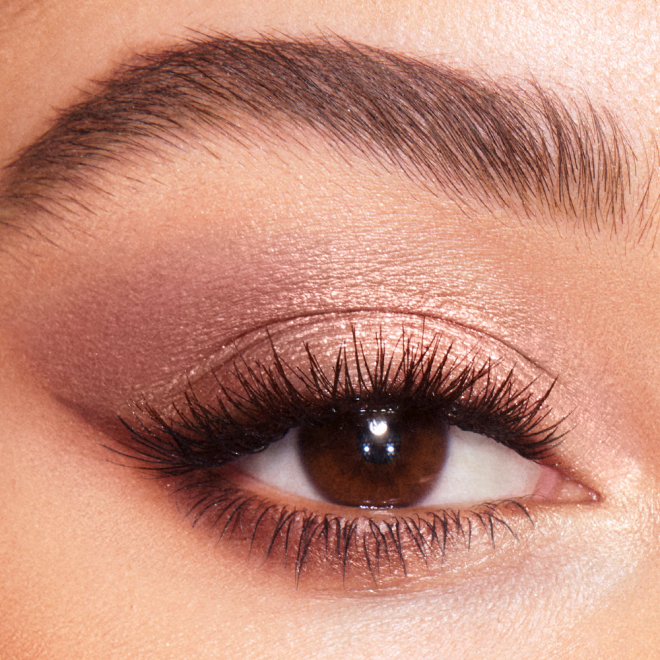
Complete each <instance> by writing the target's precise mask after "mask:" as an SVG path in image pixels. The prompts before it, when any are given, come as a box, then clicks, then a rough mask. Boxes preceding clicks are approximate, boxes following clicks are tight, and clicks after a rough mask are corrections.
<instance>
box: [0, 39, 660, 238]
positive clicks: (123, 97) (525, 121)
mask: <svg viewBox="0 0 660 660" xmlns="http://www.w3.org/2000/svg"><path fill="white" fill-rule="evenodd" d="M255 127H256V129H258V130H256V129H255ZM263 130H266V131H267V132H270V133H271V134H272V135H275V136H278V137H282V138H283V139H284V140H286V138H287V136H289V137H290V136H291V135H292V131H299V130H302V131H303V132H304V131H308V132H310V131H311V132H312V133H315V134H317V135H319V136H321V137H322V138H323V139H325V140H327V141H328V142H329V143H330V144H334V145H338V146H343V147H347V148H348V149H349V150H352V151H353V152H355V153H357V154H359V155H361V156H362V157H365V158H369V159H372V160H375V161H376V162H377V163H379V164H380V165H381V166H382V167H384V168H386V169H395V170H400V171H402V172H404V173H405V174H406V175H408V176H410V177H411V178H413V179H415V180H417V181H420V182H422V183H423V184H424V185H426V186H427V187H429V188H432V189H436V188H439V189H440V190H441V191H442V192H443V193H444V194H446V195H448V196H449V197H450V198H452V199H454V200H455V201H457V202H458V203H459V204H461V205H463V206H465V207H474V206H475V205H476V206H479V207H482V208H486V209H488V210H493V209H496V208H505V209H511V210H514V211H516V212H520V213H523V214H524V215H529V216H543V217H550V218H557V217H562V218H567V219H569V221H572V222H574V223H575V225H576V226H578V227H583V228H585V229H586V230H596V231H598V230H601V229H603V228H609V229H610V231H612V232H615V233H616V232H618V230H619V228H620V227H621V226H622V225H623V224H624V221H626V220H627V221H628V223H629V224H632V225H633V226H634V227H635V228H636V229H635V233H636V234H638V235H639V236H642V235H643V234H644V233H645V232H646V233H648V231H649V229H650V226H651V219H652V218H653V217H654V216H655V212H656V210H657V209H656V207H657V205H658V202H657V200H656V199H655V198H654V197H653V196H652V195H651V191H652V189H653V175H652V174H649V175H648V176H647V177H646V178H644V179H643V181H642V183H641V184H639V183H636V184H633V182H634V181H635V179H636V177H635V175H636V167H637V163H638V160H639V159H638V157H637V156H636V155H635V154H634V152H633V150H632V147H631V144H630V140H629V139H627V137H626V133H625V132H624V130H623V129H622V127H621V125H620V123H619V122H618V121H617V120H616V119H615V117H614V116H613V115H612V114H611V113H609V112H608V111H606V110H600V111H599V110H597V109H596V108H595V107H594V106H593V105H592V104H591V103H590V102H589V101H588V100H587V99H586V98H585V99H581V102H580V103H578V102H577V101H575V100H573V101H571V100H568V101H563V100H562V99H560V98H559V96H558V95H557V94H556V93H554V92H550V91H548V90H544V89H543V88H542V87H541V85H539V84H538V83H537V82H535V81H522V80H518V81H515V80H494V79H491V78H489V77H488V76H486V75H484V74H475V73H470V72H467V71H463V70H461V69H459V68H456V67H453V66H449V65H446V64H430V63H428V62H424V61H420V60H418V59H414V58H410V57H406V56H404V55H401V54H395V53H391V52H388V51H385V50H381V49H378V48H374V47H371V46H366V45H362V44H357V43H354V42H351V41H347V40H343V39H318V40H313V41H307V40H305V41H297V40H291V39H274V38H260V39H257V40H241V39H237V38H234V37H229V36H215V37H202V38H199V39H198V40H195V41H189V42H186V43H185V44H183V45H180V46H177V47H175V48H172V49H169V50H166V51H164V52H160V53H157V54H155V55H147V56H142V57H141V58H140V60H139V61H138V62H137V63H134V64H131V65H125V66H123V67H122V68H121V69H120V70H119V71H118V72H117V73H116V74H115V75H114V76H113V77H112V78H111V79H110V80H108V81H106V82H105V83H103V85H102V86H101V88H100V91H98V92H97V93H95V94H92V95H90V96H89V98H87V99H86V100H85V101H83V102H81V103H79V104H77V105H75V106H73V107H71V108H69V109H68V110H66V111H65V112H64V113H63V114H62V115H61V116H60V118H59V119H58V120H57V121H56V123H55V124H54V126H53V127H52V128H51V129H50V130H49V131H48V132H46V133H45V134H44V135H43V136H42V137H41V138H40V139H38V140H37V141H36V142H34V143H33V144H32V145H31V146H29V147H28V148H27V149H26V150H25V151H23V152H22V153H21V154H20V155H19V156H18V158H17V159H16V160H15V161H14V162H13V163H12V164H11V165H9V166H8V168H7V169H6V170H5V172H4V178H5V182H4V186H3V188H2V190H1V191H0V209H2V211H3V213H2V218H3V220H0V222H5V223H7V224H8V223H9V222H10V221H9V220H7V218H9V217H13V216H18V215H21V214H23V215H25V214H29V213H34V212H38V213H40V212H45V213H46V214H48V215H51V216H55V217H59V218H65V217H66V216H67V215H69V214H74V215H76V214H77V215H80V214H81V213H85V212H88V211H90V208H89V207H88V206H86V205H85V202H84V201H82V199H83V197H84V195H83V196H81V191H85V190H86V189H96V190H101V191H102V185H100V184H99V183H98V181H99V176H101V178H102V175H103V172H104V171H107V170H109V169H112V168H113V167H115V166H116V165H117V164H119V165H121V163H122V162H123V161H124V160H126V159H129V158H135V157H138V156H139V155H140V154H142V155H145V156H147V155H150V156H152V157H153V154H154V153H156V154H157V153H158V149H159V145H161V146H163V147H167V146H171V145H174V144H180V143H181V141H182V140H183V141H184V142H185V141H186V140H188V141H192V142H195V141H199V139H200V137H201V136H204V135H209V134H211V135H213V136H218V137H225V138H230V139H237V140H239V141H242V140H244V139H245V138H246V137H248V138H249V139H251V140H252V141H254V140H255V137H254V136H255V135H257V138H256V139H258V132H259V131H263ZM252 134H254V135H252ZM653 169H654V168H649V171H651V172H652V171H653ZM631 218H632V220H631ZM639 236H638V238H639Z"/></svg>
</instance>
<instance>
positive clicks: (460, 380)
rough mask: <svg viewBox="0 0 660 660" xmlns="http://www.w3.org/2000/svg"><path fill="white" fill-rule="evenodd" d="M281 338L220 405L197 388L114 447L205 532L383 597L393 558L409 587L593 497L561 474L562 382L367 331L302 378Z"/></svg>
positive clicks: (314, 361) (219, 390) (240, 366)
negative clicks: (169, 486)
mask: <svg viewBox="0 0 660 660" xmlns="http://www.w3.org/2000/svg"><path fill="white" fill-rule="evenodd" d="M320 327H322V324H321V326H320ZM266 334H267V337H268V339H267V341H268V344H269V347H270V349H269V350H270V351H271V354H270V360H269V361H266V360H264V359H262V358H259V359H256V360H251V359H250V358H249V356H248V355H247V354H246V353H244V352H242V351H241V353H240V355H239V357H236V358H234V360H233V361H232V362H231V364H230V365H226V366H225V367H224V368H223V369H218V370H215V371H214V374H213V375H214V381H215V392H216V394H215V400H214V397H213V396H210V395H209V394H208V391H209V390H208V387H207V389H206V390H204V388H196V387H195V386H192V385H191V387H190V388H189V390H188V391H187V392H186V394H185V395H184V397H183V401H182V402H179V403H176V404H174V405H171V406H169V410H168V412H165V411H162V412H161V411H158V410H157V409H156V408H154V407H153V406H151V405H146V404H143V405H141V406H140V405H137V404H136V407H135V412H134V418H133V419H132V420H129V419H128V418H126V419H122V421H123V423H124V425H125V427H126V429H127V430H128V432H129V436H128V437H127V438H125V439H124V440H122V442H121V447H119V448H114V449H115V451H118V452H119V453H121V454H123V455H124V456H125V457H129V458H130V459H131V461H130V462H131V464H133V465H135V466H137V467H139V468H141V469H143V470H147V471H149V472H151V473H155V474H156V475H157V476H161V477H167V478H172V477H173V478H175V480H178V481H176V483H177V484H178V485H177V486H175V488H176V490H177V493H178V496H179V497H183V498H184V499H185V505H184V509H185V510H186V511H187V514H188V515H189V516H190V517H191V519H192V520H193V522H194V524H196V525H200V526H203V525H202V523H203V522H204V523H208V524H209V525H210V527H211V528H212V529H213V530H214V533H216V534H218V533H219V535H220V537H221V538H226V539H229V540H230V541H231V540H233V541H239V542H242V543H244V544H246V545H247V546H248V547H249V555H254V554H257V551H258V548H262V550H263V554H264V556H265V558H266V559H271V558H273V557H275V556H279V558H280V560H282V561H283V563H284V564H285V565H286V564H293V565H294V566H295V575H296V580H300V579H302V575H303V573H304V571H305V570H311V571H316V572H317V573H318V572H323V571H325V572H327V571H330V572H332V570H333V567H334V569H337V568H338V567H340V568H341V571H342V572H345V571H346V567H347V566H349V565H350V566H352V567H353V569H352V570H355V567H356V566H360V565H361V566H362V567H363V568H364V567H366V568H367V572H368V573H369V575H370V577H371V579H372V580H374V581H375V582H376V584H379V581H380V579H381V577H382V576H381V568H382V562H383V561H384V557H385V555H387V556H388V557H392V556H396V557H398V558H399V559H398V561H399V564H400V566H399V568H400V569H401V570H403V571H404V573H407V572H408V570H409V568H410V564H411V563H415V562H418V561H420V560H421V561H423V562H427V561H428V560H429V556H431V555H436V554H437V555H439V556H442V557H443V558H444V557H445V556H446V555H447V552H448V551H449V550H448V548H450V547H455V546H456V544H459V545H464V546H465V547H469V546H470V545H471V544H472V543H473V536H474V537H475V538H476V536H477V534H476V533H475V530H476V528H477V527H478V526H481V528H482V531H484V532H485V533H486V535H487V537H488V538H489V539H490V541H489V542H490V543H495V540H496V537H497V535H498V533H499V532H498V531H497V529H498V528H499V529H500V530H501V531H502V532H504V533H507V534H510V535H512V536H513V537H517V532H515V531H514V528H515V527H517V526H520V524H521V523H524V524H526V525H527V526H528V527H530V525H529V523H530V522H531V521H532V517H531V514H530V513H529V510H528V503H529V502H537V503H541V504H543V503H545V504H547V505H548V506H551V505H552V504H554V503H557V502H585V501H590V500H591V499H593V493H591V492H590V491H589V490H588V489H586V488H585V487H583V486H582V485H581V484H579V483H577V482H574V481H570V480H568V479H566V478H565V477H563V476H562V474H561V473H560V472H559V471H558V470H557V469H556V468H555V467H553V466H552V465H551V463H552V461H553V455H554V454H555V452H556V451H557V448H558V446H559V445H560V443H561V442H562V440H563V437H564V434H565V433H566V430H565V428H564V426H565V424H564V422H565V420H564V419H563V418H562V417H558V416H557V415H556V414H555V413H554V412H553V411H552V409H551V407H550V406H549V404H548V402H547V400H548V398H549V396H550V394H551V392H552V390H553V388H554V383H553V382H550V383H549V384H548V385H546V386H543V387H541V388H538V387H535V386H537V385H538V382H537V379H535V378H532V379H531V380H530V379H529V378H526V377H525V378H523V377H522V376H518V375H517V373H516V371H515V368H514V367H513V366H512V367H511V368H508V367H504V366H503V364H502V363H501V361H499V360H495V359H493V358H490V357H487V356H480V355H479V353H478V351H476V350H475V351H472V352H470V351H469V350H468V351H467V352H466V351H465V350H463V349H458V348H457V347H455V346H454V343H453V341H452V339H451V338H450V337H445V336H443V335H441V334H435V335H432V336H431V337H430V338H425V337H424V334H423V333H422V335H421V336H420V337H416V336H415V334H414V332H411V331H406V330H403V331H402V332H401V334H400V335H399V338H398V339H397V340H396V341H395V342H393V343H391V344H388V342H387V341H386V339H385V338H384V336H383V335H382V334H381V333H380V332H377V333H376V334H375V339H373V341H372V342H371V345H370V346H369V347H367V346H365V343H364V342H363V340H362V339H360V338H358V335H357V332H356V329H355V328H354V327H353V328H352V331H351V332H350V335H349V337H348V338H347V339H346V340H342V341H341V343H340V345H339V348H338V349H337V352H336V355H335V357H334V358H332V359H330V358H329V357H328V355H329V354H326V355H325V356H322V355H319V354H318V353H317V352H316V349H315V348H313V347H312V345H311V344H309V343H306V342H303V349H302V350H299V351H298V353H299V355H298V357H295V358H294V360H295V366H294V364H291V363H290V362H289V355H288V351H290V345H287V346H285V347H284V348H282V349H281V348H279V347H278V346H277V345H276V343H275V341H274V340H273V339H272V338H271V336H270V333H269V332H267V333H266ZM300 355H302V356H304V360H305V361H306V363H305V361H301V359H300ZM196 389H201V390H202V392H197V391H196ZM443 507H445V508H443ZM446 507H451V509H449V508H446ZM411 521H412V522H411ZM411 525H412V527H411ZM394 529H398V530H399V531H398V532H396V533H395V532H393V531H392V530H394ZM466 529H467V530H469V531H468V532H467V536H466ZM388 530H389V531H388ZM383 553H385V554H383ZM387 563H388V569H387V570H388V571H392V570H393V569H392V565H391V562H390V561H389V560H388V562H387ZM310 565H311V566H313V568H310ZM374 566H378V567H379V568H377V569H376V568H374ZM394 572H396V570H395V571H394Z"/></svg>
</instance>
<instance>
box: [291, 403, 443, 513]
mask: <svg viewBox="0 0 660 660" xmlns="http://www.w3.org/2000/svg"><path fill="white" fill-rule="evenodd" d="M298 443H299V444H298V447H299V450H300V457H301V461H302V464H303V466H304V468H305V470H306V472H307V475H308V476H309V478H310V480H311V481H312V483H313V484H314V486H315V487H316V489H317V490H318V491H319V492H320V493H321V494H322V495H323V496H324V497H325V498H326V499H328V500H329V501H330V502H334V503H335V504H341V505H346V506H352V507H367V508H391V507H404V506H413V505H415V504H416V503H417V502H419V501H421V500H422V499H423V497H424V495H425V494H426V493H428V492H429V491H430V489H431V488H432V487H433V484H434V483H435V481H436V479H437V478H438V475H439V474H440V471H441V470H442V466H443V465H444V461H445V455H446V449H447V434H446V425H445V424H444V423H443V422H442V420H439V419H437V417H436V416H435V415H433V414H431V413H428V412H425V411H415V410H408V411H403V412H401V411H393V410H379V411H367V412H363V413H347V414H343V415H337V417H336V419H335V420H334V421H333V422H332V423H330V424H326V425H324V426H320V427H317V426H314V427H311V426H310V427H305V426H302V427H300V428H299V429H298Z"/></svg>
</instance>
